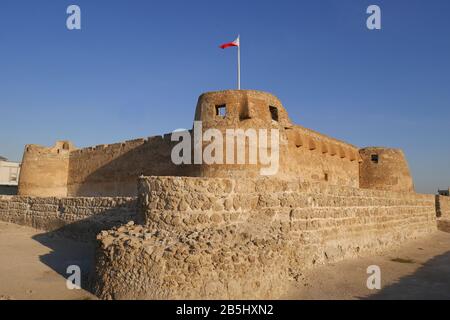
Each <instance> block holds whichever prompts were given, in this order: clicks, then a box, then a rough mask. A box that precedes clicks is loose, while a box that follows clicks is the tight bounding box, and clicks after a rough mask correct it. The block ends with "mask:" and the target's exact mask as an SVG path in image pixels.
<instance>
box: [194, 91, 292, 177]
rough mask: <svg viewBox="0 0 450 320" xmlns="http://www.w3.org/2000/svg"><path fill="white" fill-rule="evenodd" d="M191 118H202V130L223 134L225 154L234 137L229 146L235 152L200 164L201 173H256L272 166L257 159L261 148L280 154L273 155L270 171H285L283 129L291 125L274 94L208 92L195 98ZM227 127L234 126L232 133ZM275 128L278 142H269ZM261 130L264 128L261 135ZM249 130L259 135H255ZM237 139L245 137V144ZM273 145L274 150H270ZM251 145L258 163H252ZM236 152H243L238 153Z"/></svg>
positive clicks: (268, 152) (231, 127) (285, 146)
mask: <svg viewBox="0 0 450 320" xmlns="http://www.w3.org/2000/svg"><path fill="white" fill-rule="evenodd" d="M194 120H195V121H196V122H198V123H200V122H201V125H202V131H203V132H205V131H206V130H214V131H216V132H220V133H221V134H222V136H223V137H224V138H225V139H224V140H225V141H224V142H225V143H224V148H223V154H224V155H225V154H226V153H227V151H229V150H228V148H229V147H230V144H229V143H228V142H229V141H235V142H234V146H233V147H231V148H230V149H232V150H234V151H233V153H234V154H233V155H232V156H230V157H229V158H226V157H228V154H227V155H226V157H224V159H225V158H226V160H225V161H224V163H222V164H216V163H215V164H208V165H202V166H200V167H199V175H200V176H208V177H235V178H238V177H256V176H259V175H261V170H265V169H264V168H267V167H271V166H272V165H273V162H274V161H271V164H262V163H261V161H260V160H261V157H260V155H261V152H262V151H264V153H265V154H267V155H274V154H279V157H274V158H276V169H275V170H274V173H273V174H274V175H277V176H283V174H286V171H285V170H284V168H285V167H286V164H285V162H286V161H287V159H288V157H287V143H288V142H287V136H286V129H287V128H290V127H292V124H291V121H290V120H289V117H288V114H287V112H286V110H285V108H284V107H283V105H282V104H281V102H280V100H279V99H278V98H277V97H275V96H274V95H272V94H270V93H267V92H263V91H257V90H223V91H214V92H207V93H204V94H202V95H201V96H200V97H199V98H198V102H197V107H196V110H195V118H194ZM194 127H195V124H194ZM273 129H275V130H273ZM230 130H231V131H233V130H234V131H233V133H230ZM261 130H262V131H261ZM275 131H276V132H277V135H279V140H278V139H277V142H279V143H277V144H276V145H272V142H271V137H272V134H274V133H275ZM261 132H264V136H262V135H261ZM252 133H254V134H256V135H258V136H257V137H255V135H253V134H252ZM265 134H267V135H265ZM238 140H240V141H244V143H245V145H242V144H239V142H237V141H238ZM262 141H267V145H263V144H262ZM208 144H209V141H208V142H205V141H203V149H204V148H205V147H206V145H208ZM275 148H276V151H275V153H273V151H274V150H275ZM250 149H251V150H253V151H255V152H257V153H258V155H256V158H257V159H258V160H257V163H252V160H251V159H252V158H253V159H255V157H252V154H253V155H255V153H253V151H252V152H251V151H250ZM239 154H240V155H242V154H243V155H244V156H243V157H239V156H238V155H239ZM244 158H245V160H244ZM228 160H230V161H228ZM242 160H244V161H242Z"/></svg>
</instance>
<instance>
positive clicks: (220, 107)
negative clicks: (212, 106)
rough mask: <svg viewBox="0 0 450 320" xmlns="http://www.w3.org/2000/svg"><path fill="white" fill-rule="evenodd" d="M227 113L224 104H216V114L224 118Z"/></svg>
mask: <svg viewBox="0 0 450 320" xmlns="http://www.w3.org/2000/svg"><path fill="white" fill-rule="evenodd" d="M226 115H227V106H226V105H225V104H220V105H217V106H216V116H219V117H222V118H225V116H226Z"/></svg>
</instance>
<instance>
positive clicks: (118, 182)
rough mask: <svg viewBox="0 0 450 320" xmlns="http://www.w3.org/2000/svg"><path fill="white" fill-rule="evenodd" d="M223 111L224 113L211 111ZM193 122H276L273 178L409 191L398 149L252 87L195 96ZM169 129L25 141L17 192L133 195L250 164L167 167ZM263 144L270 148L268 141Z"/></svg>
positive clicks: (225, 174) (233, 173)
mask: <svg viewBox="0 0 450 320" xmlns="http://www.w3.org/2000/svg"><path fill="white" fill-rule="evenodd" d="M221 108H223V109H224V111H223V112H224V115H221V114H219V109H221ZM195 120H196V121H202V126H203V129H204V130H206V129H208V128H216V129H219V130H223V131H225V130H226V129H229V128H242V129H247V128H256V129H260V128H265V129H272V128H276V129H278V130H279V132H280V151H279V152H280V169H279V170H278V174H277V177H278V178H286V179H290V178H296V179H300V180H302V181H305V182H306V181H307V182H320V181H322V182H324V183H327V184H330V185H340V186H349V187H354V188H368V189H378V190H392V191H413V182H412V178H411V175H410V173H409V169H408V165H407V162H406V160H405V158H404V155H403V153H402V151H401V150H398V149H388V148H373V147H370V148H364V149H359V148H357V147H355V146H353V145H351V144H349V143H346V142H343V141H339V140H337V139H333V138H331V137H328V136H326V135H323V134H320V133H318V132H315V131H313V130H310V129H307V128H304V127H302V126H299V125H295V124H293V123H292V122H291V120H290V119H289V116H288V114H287V112H286V110H285V109H284V107H283V105H282V104H281V102H280V101H279V100H278V99H277V98H276V97H275V96H273V95H271V94H269V93H265V92H260V91H248V90H229V91H220V92H211V93H205V94H203V95H201V96H200V98H199V100H198V103H197V108H196V111H195ZM173 146H174V142H172V141H171V138H170V134H165V135H162V136H155V137H150V138H146V139H136V140H130V141H126V142H121V143H115V144H110V145H98V146H95V147H89V148H84V149H76V148H75V147H74V146H73V144H72V143H71V142H69V141H58V142H57V143H56V144H55V146H53V147H51V148H46V147H42V146H37V145H27V146H26V147H25V152H24V156H23V162H22V172H21V178H20V182H19V194H20V195H28V196H60V197H66V196H69V197H77V196H135V195H136V194H137V185H136V179H137V177H138V176H140V175H144V176H185V177H211V178H229V177H233V178H246V177H257V176H259V175H260V173H259V166H258V165H250V164H241V165H206V164H202V165H181V166H180V165H175V164H173V163H172V160H171V150H172V148H173ZM269 148H270V147H269Z"/></svg>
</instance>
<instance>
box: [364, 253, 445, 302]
mask: <svg viewBox="0 0 450 320" xmlns="http://www.w3.org/2000/svg"><path fill="white" fill-rule="evenodd" d="M359 298H360V299H369V300H391V299H400V300H413V299H420V300H422V299H439V300H447V299H450V251H447V252H446V253H444V254H441V255H438V256H436V257H434V258H432V259H430V260H428V261H427V262H426V263H424V264H423V265H422V266H421V267H420V268H419V269H418V270H417V271H416V272H414V273H413V274H411V275H408V276H405V277H402V278H400V279H399V280H398V281H396V282H394V283H392V284H390V285H388V286H386V287H384V288H383V289H381V290H380V291H379V292H378V293H376V294H372V295H369V296H365V297H359Z"/></svg>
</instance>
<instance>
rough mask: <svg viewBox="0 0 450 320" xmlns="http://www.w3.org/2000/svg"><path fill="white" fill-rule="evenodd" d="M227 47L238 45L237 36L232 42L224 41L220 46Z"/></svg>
mask: <svg viewBox="0 0 450 320" xmlns="http://www.w3.org/2000/svg"><path fill="white" fill-rule="evenodd" d="M229 47H239V36H238V37H237V38H236V40H234V41H232V42H227V43H224V44H222V45H221V46H220V48H222V49H226V48H229Z"/></svg>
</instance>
